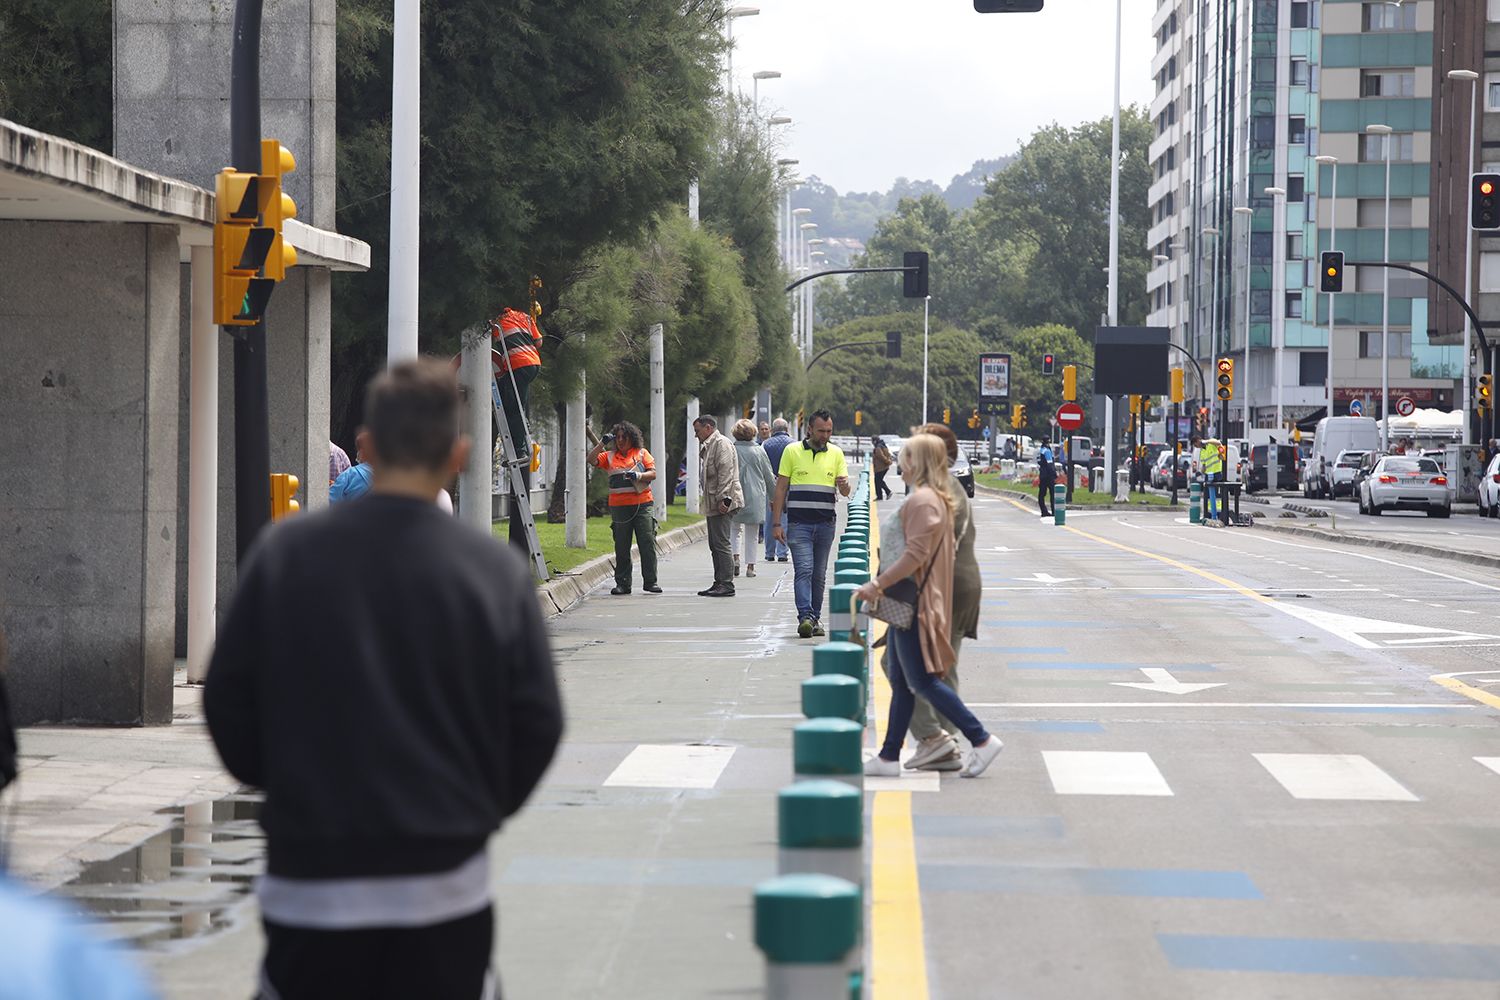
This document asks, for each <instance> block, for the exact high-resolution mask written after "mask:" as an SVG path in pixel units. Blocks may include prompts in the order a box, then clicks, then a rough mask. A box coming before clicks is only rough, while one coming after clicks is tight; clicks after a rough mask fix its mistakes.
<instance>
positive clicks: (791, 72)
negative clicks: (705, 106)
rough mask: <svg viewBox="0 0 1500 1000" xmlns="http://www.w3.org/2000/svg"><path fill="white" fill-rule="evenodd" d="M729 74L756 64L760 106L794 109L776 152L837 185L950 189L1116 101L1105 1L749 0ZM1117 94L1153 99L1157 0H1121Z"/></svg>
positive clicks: (1111, 29)
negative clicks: (903, 181) (930, 184)
mask: <svg viewBox="0 0 1500 1000" xmlns="http://www.w3.org/2000/svg"><path fill="white" fill-rule="evenodd" d="M743 5H744V6H751V5H753V6H756V7H759V8H760V14H759V15H757V16H754V17H741V18H737V19H736V20H735V22H734V43H735V50H734V76H735V78H736V83H737V85H738V86H739V87H740V88H741V89H742V90H743V91H744V92H745V94H746V95H747V96H748V95H749V94H750V93H751V88H752V84H753V80H752V79H751V75H750V74H751V73H753V72H754V71H756V70H780V71H781V73H782V77H781V79H779V80H762V81H761V83H760V99H761V109H762V111H763V113H765V114H785V115H788V116H790V117H791V118H792V124H791V125H790V126H784V127H783V128H782V132H783V134H784V136H785V152H784V154H783V155H785V156H790V157H795V158H797V159H799V160H801V161H802V162H801V164H800V166H798V167H797V170H799V171H800V172H801V173H802V175H803V176H809V175H813V174H816V175H817V176H818V177H820V178H821V179H822V180H823V181H824V182H825V183H828V184H831V185H832V186H833V187H835V188H837V189H838V190H839V191H840V192H844V191H872V190H885V189H887V188H889V187H890V185H891V182H892V181H894V180H895V179H896V178H897V177H907V178H910V179H912V180H923V179H925V180H934V181H937V182H938V183H939V184H942V185H946V184H947V183H948V181H949V180H950V179H951V178H952V177H953V176H954V175H955V174H960V173H963V172H964V171H966V170H968V168H969V167H970V165H972V164H973V162H974V161H975V160H979V159H989V158H993V157H996V156H1001V155H1004V154H1007V153H1013V152H1015V150H1016V147H1017V146H1018V145H1019V144H1020V143H1021V142H1023V141H1024V140H1025V139H1026V138H1027V137H1028V136H1029V135H1031V133H1032V132H1033V131H1035V130H1036V129H1037V128H1038V127H1040V126H1043V125H1046V124H1049V123H1051V122H1054V121H1055V122H1058V123H1060V124H1063V125H1075V124H1078V123H1079V122H1083V121H1086V120H1088V119H1091V118H1100V117H1103V116H1105V115H1108V114H1109V113H1110V112H1111V110H1112V109H1113V107H1114V41H1115V25H1114V8H1115V5H1114V4H1112V3H1110V2H1109V0H1047V5H1046V9H1045V10H1043V11H1042V12H1041V13H1038V14H976V13H975V12H974V6H973V3H972V2H971V0H745V2H744V4H743ZM1124 7H1125V21H1124V49H1123V52H1124V55H1123V64H1122V65H1123V69H1122V73H1121V100H1122V101H1123V102H1124V103H1126V104H1130V103H1131V102H1136V103H1140V104H1146V103H1148V102H1149V101H1150V99H1151V94H1152V89H1153V88H1152V82H1151V54H1152V52H1153V51H1154V48H1155V43H1154V40H1153V39H1152V37H1151V13H1152V11H1153V10H1154V8H1155V3H1154V0H1125V4H1124Z"/></svg>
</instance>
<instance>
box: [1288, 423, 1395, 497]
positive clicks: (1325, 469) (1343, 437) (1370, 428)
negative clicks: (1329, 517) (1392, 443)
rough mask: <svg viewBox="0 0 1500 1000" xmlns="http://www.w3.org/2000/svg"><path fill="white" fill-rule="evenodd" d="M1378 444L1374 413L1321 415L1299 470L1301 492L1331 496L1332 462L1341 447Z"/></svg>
mask: <svg viewBox="0 0 1500 1000" xmlns="http://www.w3.org/2000/svg"><path fill="white" fill-rule="evenodd" d="M1379 447H1380V425H1379V424H1378V423H1377V422H1376V420H1375V418H1374V417H1324V418H1323V419H1322V420H1319V421H1318V429H1317V431H1316V432H1314V435H1313V450H1312V455H1311V456H1310V457H1309V458H1308V459H1307V464H1306V466H1305V467H1304V469H1303V472H1302V492H1303V494H1304V495H1305V496H1308V497H1322V498H1325V499H1329V498H1332V496H1333V466H1334V463H1335V462H1336V461H1338V457H1339V452H1341V451H1375V450H1376V449H1378V448H1379Z"/></svg>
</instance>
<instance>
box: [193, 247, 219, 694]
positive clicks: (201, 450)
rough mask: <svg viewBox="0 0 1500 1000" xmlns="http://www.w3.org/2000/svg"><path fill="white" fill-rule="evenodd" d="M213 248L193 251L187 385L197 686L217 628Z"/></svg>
mask: <svg viewBox="0 0 1500 1000" xmlns="http://www.w3.org/2000/svg"><path fill="white" fill-rule="evenodd" d="M213 267H214V251H213V247H194V248H193V250H192V265H191V275H192V280H191V281H190V282H189V284H190V287H191V294H190V303H191V305H190V310H191V314H192V320H191V324H190V327H191V330H190V334H189V336H190V340H191V350H190V353H191V355H192V357H191V361H190V364H191V369H190V370H191V377H190V380H189V386H188V400H189V411H190V415H189V418H188V494H187V495H188V529H187V543H188V544H187V552H188V555H187V602H188V603H187V661H188V664H187V675H188V680H189V681H192V682H194V683H198V684H201V683H203V681H204V680H206V679H207V678H208V658H209V656H210V655H211V654H212V653H213V644H214V633H215V631H216V630H217V622H218V618H217V611H218V587H217V576H216V573H217V571H216V569H215V566H216V564H217V562H218V543H219V527H218V524H219V522H218V517H219V509H218V499H219V498H218V484H219V337H220V333H219V328H218V327H216V326H214V325H213V294H214V271H213Z"/></svg>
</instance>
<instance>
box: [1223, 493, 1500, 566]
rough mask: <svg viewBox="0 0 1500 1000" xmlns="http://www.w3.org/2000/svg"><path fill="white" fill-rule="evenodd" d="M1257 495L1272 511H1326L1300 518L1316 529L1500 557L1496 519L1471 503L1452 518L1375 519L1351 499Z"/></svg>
mask: <svg viewBox="0 0 1500 1000" xmlns="http://www.w3.org/2000/svg"><path fill="white" fill-rule="evenodd" d="M1260 496H1261V497H1263V498H1266V499H1269V500H1270V507H1272V508H1279V507H1282V506H1283V505H1284V504H1287V503H1291V504H1294V505H1296V506H1297V507H1299V508H1300V507H1306V508H1311V509H1314V510H1321V511H1326V512H1327V513H1328V515H1329V517H1328V518H1316V519H1309V518H1306V517H1304V518H1303V520H1304V521H1306V522H1308V523H1312V524H1314V525H1315V526H1317V527H1332V528H1334V529H1335V530H1338V531H1345V532H1352V533H1356V534H1360V535H1369V536H1371V537H1374V538H1383V539H1389V540H1391V541H1403V542H1416V543H1418V544H1422V545H1437V546H1441V547H1446V548H1454V549H1458V550H1460V551H1466V552H1478V553H1482V554H1485V555H1490V556H1497V557H1500V520H1491V519H1490V518H1484V517H1480V516H1479V514H1478V508H1477V507H1475V506H1474V505H1473V504H1459V505H1458V506H1456V507H1454V508H1453V516H1452V517H1448V518H1438V517H1428V516H1427V515H1426V514H1424V513H1422V512H1420V511H1405V510H1403V511H1387V512H1386V513H1384V514H1381V515H1380V516H1378V517H1376V516H1373V515H1367V514H1361V513H1360V512H1359V507H1358V505H1357V504H1356V503H1355V502H1354V501H1353V500H1352V499H1346V498H1343V497H1340V498H1339V499H1337V500H1307V499H1304V498H1303V497H1302V495H1301V494H1300V493H1284V494H1282V495H1280V496H1268V495H1266V494H1260ZM1240 509H1241V510H1242V511H1254V510H1260V511H1266V510H1268V509H1269V508H1268V507H1267V506H1266V505H1264V504H1257V503H1255V502H1254V501H1250V500H1247V501H1245V502H1243V503H1242V504H1241V507H1240ZM1289 523H1292V522H1289Z"/></svg>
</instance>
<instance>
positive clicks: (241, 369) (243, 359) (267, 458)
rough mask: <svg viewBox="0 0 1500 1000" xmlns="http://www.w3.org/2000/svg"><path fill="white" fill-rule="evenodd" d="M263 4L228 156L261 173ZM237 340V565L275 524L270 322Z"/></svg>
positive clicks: (234, 92)
mask: <svg viewBox="0 0 1500 1000" xmlns="http://www.w3.org/2000/svg"><path fill="white" fill-rule="evenodd" d="M261 6H262V0H237V2H236V3H235V8H234V47H233V49H232V52H231V61H230V78H229V152H230V158H231V160H232V161H233V164H234V168H235V169H236V170H241V171H244V172H246V173H252V174H258V173H260V171H261V157H260V23H261ZM231 336H232V337H233V338H234V550H235V558H236V561H237V562H238V563H240V564H243V563H244V559H245V553H246V552H247V551H248V550H249V548H250V546H251V544H252V543H253V542H254V541H255V536H256V535H257V534H259V533H260V529H261V528H263V527H265V526H266V524H268V523H269V522H270V520H271V428H270V409H271V408H270V395H269V390H268V389H267V385H266V383H267V365H266V324H265V320H264V319H262V320H261V322H259V323H256V324H255V325H254V326H244V327H236V328H234V329H233V330H232V331H231Z"/></svg>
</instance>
